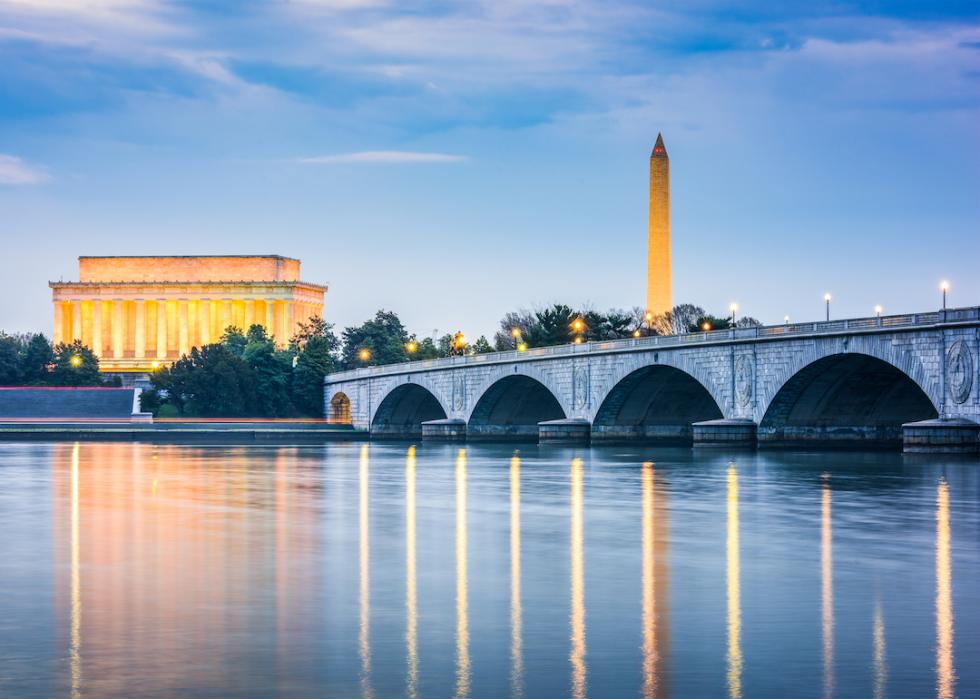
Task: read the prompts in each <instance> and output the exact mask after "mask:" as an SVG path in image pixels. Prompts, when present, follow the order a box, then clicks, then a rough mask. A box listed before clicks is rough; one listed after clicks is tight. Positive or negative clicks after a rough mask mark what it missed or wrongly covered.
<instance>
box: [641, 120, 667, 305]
mask: <svg viewBox="0 0 980 699" xmlns="http://www.w3.org/2000/svg"><path fill="white" fill-rule="evenodd" d="M646 303H647V305H646V310H647V311H649V312H650V313H653V314H654V315H662V314H664V313H666V312H668V311H670V310H671V309H672V308H673V307H674V305H673V300H672V296H671V287H670V158H668V157H667V148H666V147H665V146H664V139H663V136H662V135H660V134H657V142H656V144H655V145H654V146H653V152H652V153H650V218H649V223H648V226H647V299H646Z"/></svg>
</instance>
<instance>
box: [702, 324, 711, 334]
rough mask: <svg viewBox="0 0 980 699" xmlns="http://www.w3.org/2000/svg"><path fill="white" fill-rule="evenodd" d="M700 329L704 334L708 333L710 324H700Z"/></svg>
mask: <svg viewBox="0 0 980 699" xmlns="http://www.w3.org/2000/svg"><path fill="white" fill-rule="evenodd" d="M701 329H702V330H704V331H705V332H708V331H709V330H711V323H709V322H708V321H704V322H703V323H702V324H701Z"/></svg>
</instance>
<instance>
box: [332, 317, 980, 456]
mask: <svg viewBox="0 0 980 699" xmlns="http://www.w3.org/2000/svg"><path fill="white" fill-rule="evenodd" d="M978 357H980V308H975V307H974V308H960V309H951V310H948V311H939V312H932V313H919V314H908V315H895V316H883V317H876V318H859V319H851V320H840V321H829V322H818V323H798V324H786V325H777V326H768V327H758V328H741V329H735V330H720V331H713V332H699V333H691V334H687V335H672V336H660V337H656V336H654V337H644V338H637V339H627V340H614V341H604V342H589V343H584V344H580V345H573V344H569V345H562V346H557V347H542V348H535V349H530V350H528V351H526V352H520V353H519V352H498V353H494V354H483V355H475V356H470V357H453V358H449V359H439V360H427V361H418V362H406V363H403V364H394V365H388V366H381V367H368V368H364V369H357V370H353V371H346V372H341V373H336V374H330V375H329V376H327V377H326V380H325V398H326V402H327V406H328V416H329V417H330V418H332V419H333V420H335V421H338V422H349V423H351V424H352V425H353V426H354V427H355V428H357V429H360V430H364V431H366V432H370V434H371V436H372V437H374V438H378V437H390V438H409V439H412V438H419V437H423V436H425V437H431V438H440V437H441V438H456V439H461V438H465V439H469V440H481V439H483V440H489V439H495V440H538V439H541V440H542V441H587V440H589V439H591V441H593V442H630V441H635V440H640V441H662V442H677V443H692V442H693V443H695V444H714V443H722V444H731V443H733V442H748V443H755V442H756V441H758V443H760V444H766V445H791V444H801V443H805V444H826V445H848V444H853V445H875V446H878V445H897V444H899V443H901V441H902V438H903V425H906V427H905V429H904V437H905V445H906V449H907V450H910V451H912V450H921V451H929V450H954V451H976V450H977V444H978V432H980V428H978V426H977V422H978V418H980V390H978V389H980V387H978V384H980V380H978V376H977V370H978V366H980V363H978V361H977V359H978ZM911 423H915V424H911Z"/></svg>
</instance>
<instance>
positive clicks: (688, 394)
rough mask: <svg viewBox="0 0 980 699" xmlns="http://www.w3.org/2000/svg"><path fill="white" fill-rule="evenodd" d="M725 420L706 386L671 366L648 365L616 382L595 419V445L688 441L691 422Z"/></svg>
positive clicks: (593, 437) (685, 372) (690, 435)
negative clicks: (623, 442) (604, 443)
mask: <svg viewBox="0 0 980 699" xmlns="http://www.w3.org/2000/svg"><path fill="white" fill-rule="evenodd" d="M722 417H723V413H722V409H721V408H720V407H719V404H718V401H717V399H716V398H715V396H713V395H712V393H711V391H709V390H708V389H707V388H706V387H705V384H704V383H703V382H702V381H701V380H698V379H697V378H695V377H694V376H692V375H691V374H690V373H688V372H687V371H685V370H683V369H680V368H678V367H676V366H671V365H668V364H660V363H657V364H648V365H646V366H642V367H640V368H634V369H633V370H632V371H629V373H627V374H626V375H625V376H621V377H619V378H618V380H617V381H615V383H613V384H612V386H611V387H610V389H609V391H608V392H607V393H606V395H605V397H604V398H603V399H602V402H601V403H600V404H599V407H598V409H597V410H596V413H595V418H594V419H593V421H592V439H593V441H620V440H630V441H635V440H643V441H663V442H677V443H690V442H691V439H692V429H691V424H692V423H694V422H701V421H703V420H717V419H720V418H722Z"/></svg>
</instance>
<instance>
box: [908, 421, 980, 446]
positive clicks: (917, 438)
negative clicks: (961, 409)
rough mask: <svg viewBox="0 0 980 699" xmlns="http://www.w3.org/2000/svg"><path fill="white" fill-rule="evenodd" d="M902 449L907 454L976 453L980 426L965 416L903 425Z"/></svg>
mask: <svg viewBox="0 0 980 699" xmlns="http://www.w3.org/2000/svg"><path fill="white" fill-rule="evenodd" d="M902 451H904V452H905V453H907V454H976V453H977V452H978V451H980V425H978V424H977V423H975V422H973V421H972V420H966V419H964V418H955V417H954V418H945V419H943V418H939V419H936V420H921V421H920V422H907V423H905V424H904V425H902Z"/></svg>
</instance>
